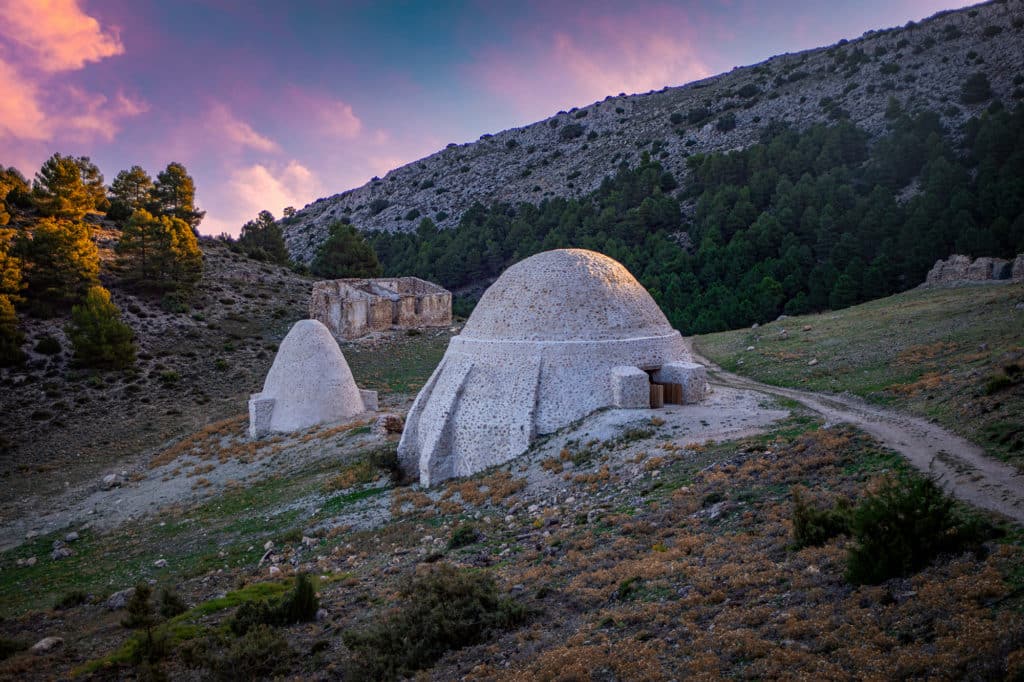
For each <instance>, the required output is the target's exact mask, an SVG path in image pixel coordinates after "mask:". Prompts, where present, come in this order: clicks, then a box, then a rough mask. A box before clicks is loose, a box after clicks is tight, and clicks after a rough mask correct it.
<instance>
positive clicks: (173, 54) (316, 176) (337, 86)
mask: <svg viewBox="0 0 1024 682" xmlns="http://www.w3.org/2000/svg"><path fill="white" fill-rule="evenodd" d="M966 4H971V3H961V2H957V1H956V0H860V1H856V2H852V1H849V2H848V1H845V0H833V1H830V2H821V0H793V1H770V0H763V1H761V2H754V1H753V0H706V1H703V2H700V1H697V0H679V1H677V2H659V1H652V0H626V1H612V0H593V1H590V2H579V1H577V0H547V1H537V2H534V1H531V0H520V1H518V2H511V1H508V2H499V1H497V0H492V1H490V2H487V1H483V0H481V1H476V2H474V1H470V0H462V1H456V0H433V1H424V2H413V1H411V0H405V1H394V2H389V1H385V0H377V1H370V0H367V1H361V0H349V1H341V0H290V1H288V2H281V0H205V1H198V0H174V1H164V0H0V93H2V94H0V164H3V165H5V166H12V165H13V166H15V167H17V168H18V169H19V170H20V171H21V172H22V173H24V174H25V175H26V176H27V177H29V178H31V177H32V175H33V174H34V173H35V172H36V170H38V168H39V166H40V164H41V163H42V162H43V161H44V160H45V159H46V158H47V157H49V156H50V155H51V154H53V153H54V152H60V153H62V154H73V155H75V156H81V155H85V156H89V157H91V158H92V160H93V161H94V162H95V163H96V164H97V165H99V167H100V169H101V170H102V171H103V173H104V175H105V177H106V180H107V182H108V183H109V182H110V181H111V180H113V178H114V176H115V175H116V174H117V172H118V171H120V170H122V169H126V168H129V167H131V166H132V165H135V164H138V165H141V166H143V167H144V168H145V169H146V170H148V171H149V173H150V174H151V175H153V176H154V177H155V176H156V173H157V172H159V171H160V170H162V169H163V168H164V167H166V166H167V164H168V163H170V162H172V161H177V162H180V163H183V164H184V165H185V166H186V168H188V170H189V172H190V174H191V175H192V176H193V177H194V178H195V182H196V188H197V192H196V203H197V204H198V205H199V207H200V208H201V209H204V210H206V211H207V215H206V219H205V220H204V221H203V223H202V224H201V225H200V227H199V229H200V232H203V233H206V234H220V233H221V232H228V233H230V234H235V235H237V233H238V231H239V230H240V229H241V226H242V224H243V223H244V222H245V221H246V220H250V219H252V218H254V217H255V216H256V214H257V213H258V212H259V211H260V210H263V209H267V210H270V211H271V212H272V213H273V214H274V215H275V216H278V217H280V216H281V211H282V209H283V208H284V207H285V206H294V207H296V208H301V207H302V206H304V205H305V204H307V203H309V202H310V201H313V200H315V199H316V198H318V197H322V196H329V195H331V194H334V193H337V192H340V191H343V190H346V189H350V188H353V187H358V186H360V185H362V184H363V183H365V182H366V181H367V180H369V179H370V178H371V177H373V176H375V175H379V176H383V175H384V174H385V173H387V171H389V170H391V169H392V168H395V167H398V166H400V165H402V164H405V163H408V162H410V161H414V160H416V159H418V158H421V157H423V156H426V155H428V154H430V153H432V152H434V151H437V150H438V149H441V148H443V147H444V146H445V145H446V144H448V143H449V142H457V143H463V142H469V141H472V140H475V139H477V138H479V137H480V135H482V134H484V133H494V132H497V131H500V130H504V129H506V128H510V127H515V126H521V125H525V124H528V123H532V122H534V121H537V120H540V119H543V118H546V117H547V116H550V115H551V114H554V113H555V112H557V111H559V110H563V109H569V108H571V107H573V106H584V105H587V104H590V103H592V102H595V101H597V100H601V99H604V98H605V96H607V95H615V94H618V93H620V92H624V93H638V92H647V91H650V90H658V89H661V88H662V87H664V86H666V85H669V86H673V85H682V84H684V83H687V82H690V81H692V80H696V79H700V78H704V77H706V76H710V75H714V74H717V73H721V72H723V71H728V70H730V69H732V68H733V67H735V66H744V65H747V64H753V63H757V62H759V61H762V60H764V59H767V58H768V57H771V56H773V55H776V54H781V53H784V52H797V51H800V50H804V49H808V48H812V47H818V46H822V45H828V44H831V43H834V42H836V41H837V40H839V39H841V38H847V39H850V38H855V37H857V36H860V35H861V34H863V33H864V32H865V31H867V30H872V29H879V28H887V27H892V26H901V25H903V24H905V23H907V22H908V21H911V20H915V21H916V20H920V19H923V18H925V17H928V16H930V15H932V14H934V13H935V12H937V11H940V10H943V9H953V8H956V7H961V6H964V5H966Z"/></svg>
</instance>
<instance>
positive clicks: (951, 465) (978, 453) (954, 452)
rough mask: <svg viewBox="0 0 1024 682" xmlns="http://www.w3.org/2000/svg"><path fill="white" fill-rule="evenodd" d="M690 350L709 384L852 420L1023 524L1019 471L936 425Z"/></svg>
mask: <svg viewBox="0 0 1024 682" xmlns="http://www.w3.org/2000/svg"><path fill="white" fill-rule="evenodd" d="M691 347H692V344H691ZM692 352H693V355H694V358H695V359H696V360H697V362H700V363H702V364H704V365H705V366H706V367H707V368H708V371H709V380H710V381H711V383H712V384H718V385H721V386H729V387H732V388H739V389H747V390H754V391H760V392H762V393H770V394H772V395H777V396H782V397H784V398H789V399H791V400H796V401H797V402H799V403H801V404H802V405H804V406H805V407H807V408H809V409H811V410H813V411H814V412H817V413H818V414H820V415H822V416H823V417H824V418H825V419H826V421H827V422H828V423H841V422H845V423H849V424H853V425H855V426H857V427H858V428H860V429H862V430H864V431H865V432H867V433H868V434H870V435H871V436H872V437H874V438H875V439H876V440H878V441H879V442H880V443H881V444H882V445H884V446H885V447H887V448H891V449H892V450H895V451H896V452H899V453H900V454H902V455H903V456H904V457H906V458H907V460H909V461H910V463H911V464H912V465H914V466H915V467H917V468H918V469H920V470H921V471H923V472H925V473H929V474H932V475H934V476H935V477H936V478H937V479H938V480H939V482H940V483H941V484H942V486H943V487H944V488H945V489H946V490H947V491H948V492H950V493H952V494H953V495H955V496H956V497H958V498H960V499H962V500H964V501H966V502H970V503H971V504H973V505H975V506H977V507H982V508H984V509H988V510H991V511H994V512H998V513H999V514H1002V515H1003V516H1006V517H1008V518H1010V519H1013V520H1014V521H1016V522H1017V523H1024V475H1022V474H1020V473H1019V472H1018V471H1017V470H1016V469H1014V468H1013V467H1011V466H1009V465H1008V464H1004V463H1002V462H999V461H996V460H994V459H992V458H991V457H989V456H987V455H986V454H985V451H984V450H982V449H981V448H980V447H978V446H977V445H975V444H974V443H971V442H970V441H968V440H965V439H964V438H961V437H960V436H957V435H955V434H953V433H950V432H949V431H947V430H945V429H943V428H942V427H941V426H938V425H937V424H932V423H931V422H929V421H927V420H925V419H921V418H919V417H912V416H909V415H905V414H900V413H898V412H895V411H893V410H887V409H884V408H881V407H876V406H874V405H870V404H868V403H866V402H864V401H863V400H861V399H860V398H855V397H853V396H849V395H835V394H828V395H826V394H822V393H813V392H811V391H800V390H797V389H792V388H782V387H779V386H770V385H768V384H762V383H761V382H759V381H755V380H753V379H748V378H746V377H742V376H739V375H737V374H732V373H731V372H727V371H725V370H723V369H722V368H721V367H719V366H718V365H716V364H715V363H714V362H712V361H710V360H708V359H707V358H705V357H703V356H701V355H700V353H698V352H697V351H696V350H693V351H692Z"/></svg>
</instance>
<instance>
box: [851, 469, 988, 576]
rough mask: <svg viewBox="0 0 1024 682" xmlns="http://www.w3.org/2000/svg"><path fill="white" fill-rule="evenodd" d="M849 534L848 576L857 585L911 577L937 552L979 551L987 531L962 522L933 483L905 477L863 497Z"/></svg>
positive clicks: (976, 523)
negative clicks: (850, 544)
mask: <svg viewBox="0 0 1024 682" xmlns="http://www.w3.org/2000/svg"><path fill="white" fill-rule="evenodd" d="M850 530H851V532H852V535H853V537H854V540H855V541H856V543H855V544H854V546H853V547H852V548H851V549H850V552H849V555H848V556H847V563H846V577H847V579H848V580H849V581H850V582H852V583H855V584H863V583H868V584H877V583H880V582H883V581H885V580H888V579H889V578H896V577H902V576H908V575H911V574H912V573H915V572H917V571H919V570H920V569H922V568H924V567H925V566H927V565H928V564H929V563H930V562H931V561H932V560H933V559H934V558H935V557H936V556H938V555H939V554H945V553H959V552H963V551H965V550H974V551H977V550H978V549H980V543H981V541H982V540H984V539H985V537H986V535H987V531H988V529H987V527H986V526H985V525H983V524H982V523H980V522H978V521H974V520H965V519H962V518H960V516H959V515H958V514H957V513H956V512H955V511H954V509H953V500H952V499H951V498H950V497H948V496H947V495H946V494H945V493H943V491H942V490H941V489H940V488H939V486H938V485H937V484H936V483H935V481H933V480H932V479H930V478H924V477H919V476H908V475H903V476H898V477H892V478H889V479H887V480H886V481H885V482H884V483H883V485H882V487H881V488H880V489H879V490H878V491H877V492H875V493H874V494H872V495H869V496H868V497H867V498H865V499H864V501H863V502H861V503H860V504H859V505H858V506H857V508H856V509H855V510H854V511H853V513H852V515H851V518H850Z"/></svg>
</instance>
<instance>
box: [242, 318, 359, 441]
mask: <svg viewBox="0 0 1024 682" xmlns="http://www.w3.org/2000/svg"><path fill="white" fill-rule="evenodd" d="M258 396H259V397H260V398H261V399H264V400H267V399H269V400H274V401H275V402H274V405H273V416H272V417H271V419H270V430H272V431H285V432H287V431H296V430H298V429H302V428H306V427H307V426H312V425H314V424H321V423H325V422H332V421H339V420H341V419H347V418H349V417H351V416H353V415H356V414H359V413H360V412H362V411H363V410H364V409H365V407H364V405H363V399H362V396H361V395H360V393H359V389H358V388H357V387H356V382H355V380H354V379H353V378H352V371H351V370H350V369H349V367H348V363H347V362H345V356H344V355H343V354H342V352H341V348H339V347H338V342H337V341H335V340H334V337H333V336H331V332H330V330H328V329H327V327H325V326H324V325H323V324H322V323H320V322H318V321H316V320H299V321H298V322H296V323H295V325H294V326H293V327H292V328H291V331H289V332H288V335H287V336H285V337H284V341H282V342H281V347H280V348H279V349H278V351H277V356H276V357H275V358H274V364H273V365H271V367H270V371H269V372H268V373H267V378H266V381H264V382H263V392H262V393H260V394H258Z"/></svg>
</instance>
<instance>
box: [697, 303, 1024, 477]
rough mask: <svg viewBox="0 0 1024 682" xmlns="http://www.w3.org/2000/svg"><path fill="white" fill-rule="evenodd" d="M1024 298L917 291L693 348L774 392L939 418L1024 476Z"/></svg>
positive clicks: (713, 338)
mask: <svg viewBox="0 0 1024 682" xmlns="http://www.w3.org/2000/svg"><path fill="white" fill-rule="evenodd" d="M1020 297H1021V288H1020V287H1019V286H1017V285H992V286H974V287H958V288H949V289H914V290H911V291H907V292H904V293H902V294H897V295H895V296H890V297H887V298H883V299H878V300H875V301H870V302H868V303H864V304H862V305H858V306H854V307H852V308H847V309H845V310H840V311H836V312H826V313H821V314H817V315H805V316H800V317H792V318H788V319H785V320H779V321H775V322H771V323H768V324H765V325H763V326H761V327H758V328H756V329H738V330H734V331H730V332H722V333H718V334H708V335H705V336H700V337H697V338H696V339H695V342H694V344H695V347H696V349H697V350H698V351H699V352H701V353H703V354H704V355H706V356H708V357H709V358H710V359H712V360H713V361H715V362H717V363H718V364H719V365H721V366H722V367H723V368H725V369H727V370H729V371H732V372H736V373H739V374H743V375H745V376H750V377H752V378H754V379H757V380H759V381H763V382H765V383H768V384H773V385H776V386H788V387H795V388H801V389H807V390H812V391H821V392H835V393H839V392H850V393H853V394H855V395H858V396H861V397H862V398H865V399H866V400H869V401H871V402H874V403H876V404H880V405H886V406H890V407H892V408H894V409H898V410H901V411H906V412H909V413H911V414H916V415H918V416H921V417H925V418H928V419H935V420H936V421H937V422H938V423H940V424H942V425H943V426H944V427H946V428H948V429H950V430H951V431H954V432H956V433H958V434H959V435H961V436H964V437H965V438H967V439H969V440H971V441H973V442H976V443H978V444H979V445H981V446H982V447H983V448H985V450H986V451H987V452H988V453H989V454H990V455H992V456H994V457H998V458H1000V459H1003V460H1004V461H1007V462H1009V463H1011V464H1014V465H1015V466H1017V467H1018V468H1020V469H1022V470H1024V437H1018V436H1017V435H1016V433H1015V432H1014V431H1012V430H1011V432H1009V433H1008V432H1007V429H1006V428H1005V427H1004V426H1003V425H1005V424H1012V423H1016V422H1018V421H1019V419H1015V417H1016V416H1017V415H1020V414H1022V413H1024V382H1022V381H1019V380H1018V376H1019V375H1020V374H1021V373H1022V370H1021V369H1020V368H1021V364H1020V363H1021V358H1022V357H1024V338H1022V336H1021V333H1020V329H1021V325H1024V314H1022V313H1021V312H1020V311H1018V310H1017V309H1016V308H1015V306H1016V304H1017V303H1018V302H1019V301H1020ZM783 331H785V333H783Z"/></svg>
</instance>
